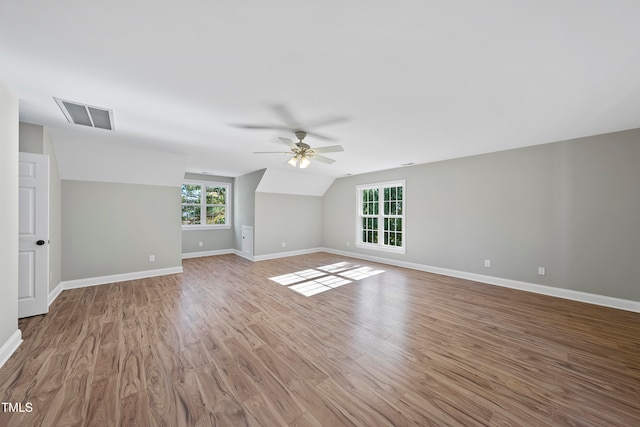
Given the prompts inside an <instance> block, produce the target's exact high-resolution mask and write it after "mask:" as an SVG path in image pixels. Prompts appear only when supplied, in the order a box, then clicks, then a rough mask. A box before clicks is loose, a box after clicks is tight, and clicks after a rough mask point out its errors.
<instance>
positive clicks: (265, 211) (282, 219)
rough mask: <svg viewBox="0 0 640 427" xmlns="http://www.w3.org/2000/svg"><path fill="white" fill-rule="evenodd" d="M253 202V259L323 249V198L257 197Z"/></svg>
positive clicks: (260, 195) (286, 195)
mask: <svg viewBox="0 0 640 427" xmlns="http://www.w3.org/2000/svg"><path fill="white" fill-rule="evenodd" d="M255 198H256V206H255V214H256V216H255V228H254V246H255V249H254V251H255V253H254V255H256V256H259V255H267V254H275V253H278V252H289V251H297V250H304V249H311V248H318V247H321V246H322V229H323V200H322V197H316V196H298V195H291V194H275V193H256V195H255ZM283 242H285V243H286V246H285V247H283V246H282V243H283Z"/></svg>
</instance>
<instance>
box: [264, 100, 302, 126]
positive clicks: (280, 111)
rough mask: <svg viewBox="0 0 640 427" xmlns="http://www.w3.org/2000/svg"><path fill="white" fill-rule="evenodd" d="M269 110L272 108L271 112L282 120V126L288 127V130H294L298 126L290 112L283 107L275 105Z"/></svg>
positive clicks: (298, 123)
mask: <svg viewBox="0 0 640 427" xmlns="http://www.w3.org/2000/svg"><path fill="white" fill-rule="evenodd" d="M271 108H273V111H275V112H276V114H277V115H278V117H280V118H281V119H282V121H283V122H284V124H286V125H287V126H288V129H296V128H298V127H299V126H300V122H299V121H298V120H296V119H295V118H294V117H293V114H291V111H289V109H288V108H287V107H285V106H284V105H280V104H276V105H273V106H272V107H271Z"/></svg>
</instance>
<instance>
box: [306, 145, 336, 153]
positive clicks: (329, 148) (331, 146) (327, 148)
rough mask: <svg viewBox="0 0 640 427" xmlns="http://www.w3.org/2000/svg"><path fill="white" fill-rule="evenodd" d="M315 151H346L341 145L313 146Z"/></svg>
mask: <svg viewBox="0 0 640 427" xmlns="http://www.w3.org/2000/svg"><path fill="white" fill-rule="evenodd" d="M312 150H313V152H314V153H337V152H338V151H344V148H342V146H341V145H330V146H327V147H318V148H312Z"/></svg>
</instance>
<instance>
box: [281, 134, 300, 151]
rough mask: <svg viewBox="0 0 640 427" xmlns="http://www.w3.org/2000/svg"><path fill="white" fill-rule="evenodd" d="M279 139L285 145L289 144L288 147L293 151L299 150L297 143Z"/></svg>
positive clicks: (287, 139)
mask: <svg viewBox="0 0 640 427" xmlns="http://www.w3.org/2000/svg"><path fill="white" fill-rule="evenodd" d="M278 139H279V140H280V141H282V142H284V143H285V144H287V146H288V147H289V148H291V149H292V150H293V149H295V150H297V149H298V148H299V147H298V146H297V145H296V143H295V142H293V141H292V140H290V139H289V138H282V137H279V138H278Z"/></svg>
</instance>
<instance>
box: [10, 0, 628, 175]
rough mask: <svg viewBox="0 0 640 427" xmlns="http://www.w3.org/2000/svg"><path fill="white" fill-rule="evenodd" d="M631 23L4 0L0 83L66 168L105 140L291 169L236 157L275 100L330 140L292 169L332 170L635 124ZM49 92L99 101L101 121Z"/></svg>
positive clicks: (596, 12) (485, 7) (273, 160)
mask: <svg viewBox="0 0 640 427" xmlns="http://www.w3.org/2000/svg"><path fill="white" fill-rule="evenodd" d="M639 20H640V2H638V1H634V0H630V1H621V0H611V1H595V0H562V1H557V0H555V1H548V0H543V1H539V0H536V1H533V0H522V1H507V0H503V1H499V0H488V1H482V2H479V1H475V0H458V1H419V0H407V1H402V2H396V3H391V2H367V3H364V2H353V1H344V0H341V1H335V0H324V1H322V2H312V3H311V4H309V2H300V1H282V0H275V1H269V2H265V1H254V0H248V1H244V2H212V1H186V2H176V1H164V0H163V1H158V0H154V1H151V0H136V1H112V2H93V1H86V0H83V1H78V0H70V1H64V2H51V1H45V0H40V1H34V0H22V1H4V2H2V3H1V4H0V80H1V81H4V83H5V84H7V85H8V86H9V87H10V88H11V89H12V90H13V91H14V92H15V93H16V94H17V95H18V96H19V98H20V100H21V101H20V118H21V120H22V121H26V122H30V123H36V124H41V125H45V126H46V127H47V128H48V129H49V130H50V132H51V133H52V135H53V137H54V141H55V144H56V146H59V147H60V153H62V154H61V155H62V156H67V164H70V163H72V162H73V161H75V160H74V158H73V155H72V154H69V153H73V152H77V149H76V148H77V147H82V150H85V151H86V152H87V153H90V152H96V153H102V152H104V150H105V149H109V148H110V147H111V148H113V150H114V152H117V153H126V152H127V151H126V150H135V152H136V153H138V154H140V153H144V152H148V153H149V156H148V158H149V159H152V158H153V156H154V154H153V153H159V154H158V155H171V154H173V155H176V156H178V157H179V158H181V159H184V168H185V169H186V170H188V171H191V172H203V171H205V172H209V173H213V174H219V175H226V176H238V175H242V174H245V173H248V172H251V171H254V170H257V169H261V168H270V169H276V170H278V169H279V170H292V168H291V167H290V166H288V165H286V164H285V161H286V160H287V159H288V157H287V156H286V155H284V154H252V153H253V152H254V151H286V150H287V147H286V146H284V145H283V144H282V143H281V142H279V140H278V137H287V138H291V139H294V135H293V134H292V133H291V132H289V131H286V130H282V131H278V130H259V129H244V128H240V127H235V126H232V125H233V124H265V123H273V124H285V123H283V121H284V122H286V121H287V120H288V119H287V117H283V112H285V114H284V116H286V112H288V114H289V115H291V116H294V119H293V120H291V119H290V118H289V121H296V122H301V126H302V127H305V126H307V125H308V126H310V128H311V129H310V130H312V131H316V132H318V133H321V134H325V135H328V136H331V137H333V138H335V139H334V140H332V141H327V140H322V139H319V138H315V137H313V136H309V137H308V138H307V139H306V140H305V142H308V143H309V144H311V145H312V146H323V145H334V144H340V145H342V146H343V147H344V150H345V151H344V152H341V153H332V154H327V156H328V157H331V158H333V159H335V160H336V162H335V163H334V164H331V165H328V164H323V163H318V162H313V163H312V164H311V166H310V167H309V168H308V169H306V170H304V171H298V172H299V173H308V174H317V175H325V176H330V177H338V176H342V175H345V174H358V173H363V172H368V171H374V170H381V169H389V168H394V167H399V166H401V165H403V164H407V163H426V162H433V161H438V160H443V159H449V158H456V157H462V156H468V155H473V154H479V153H485V152H492V151H498V150H505V149H510V148H516V147H523V146H528V145H535V144H542V143H547V142H553V141H558V140H563V139H570V138H574V137H581V136H587V135H594V134H600V133H606V132H612V131H617V130H623V129H631V128H638V127H640V113H639V112H640V78H638V76H640V25H638V22H639ZM54 97H58V98H62V99H66V100H70V101H76V102H81V103H86V104H89V105H94V106H99V107H105V108H108V109H112V110H113V117H114V123H115V131H114V132H110V131H105V130H101V129H93V128H87V127H83V126H78V125H72V124H70V123H68V121H67V120H66V119H65V117H64V116H63V114H62V113H61V111H60V109H59V107H58V105H57V104H56V103H55V102H54V100H53V98H54ZM274 106H280V107H275V108H274ZM339 119H342V120H339ZM323 121H328V122H332V123H328V124H326V123H325V126H313V125H314V122H315V123H316V124H317V123H318V122H320V124H322V122H323ZM94 148H95V150H94ZM122 155H125V156H126V154H122ZM69 156H71V157H69ZM136 158H138V159H144V158H145V156H139V155H137V157H136ZM141 161H142V160H141ZM62 163H64V159H61V164H62ZM116 172H117V170H114V173H116Z"/></svg>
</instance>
